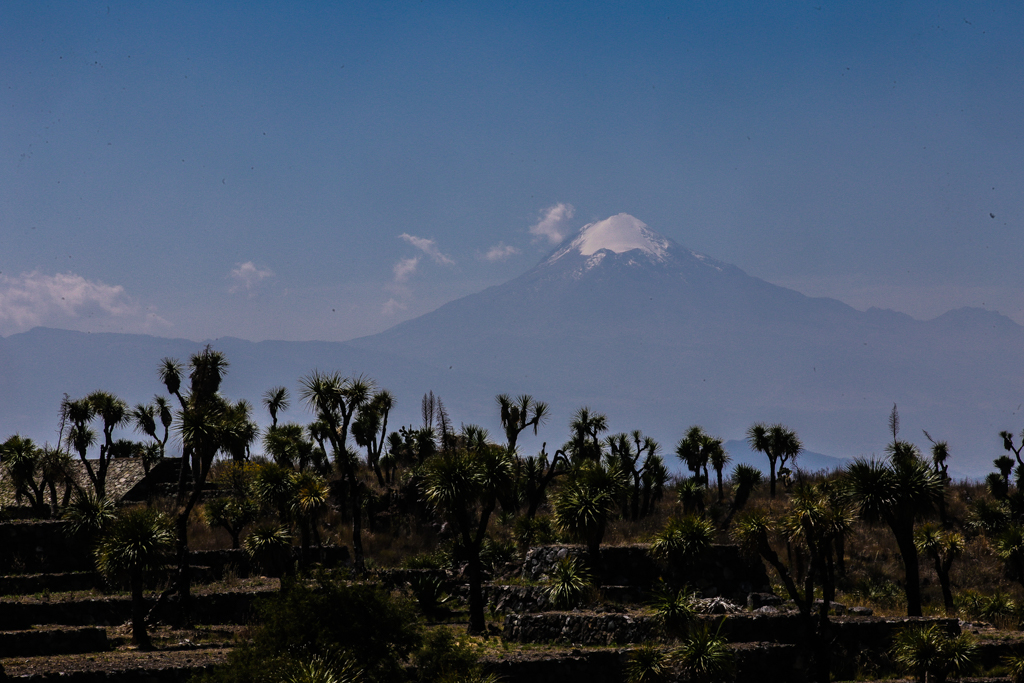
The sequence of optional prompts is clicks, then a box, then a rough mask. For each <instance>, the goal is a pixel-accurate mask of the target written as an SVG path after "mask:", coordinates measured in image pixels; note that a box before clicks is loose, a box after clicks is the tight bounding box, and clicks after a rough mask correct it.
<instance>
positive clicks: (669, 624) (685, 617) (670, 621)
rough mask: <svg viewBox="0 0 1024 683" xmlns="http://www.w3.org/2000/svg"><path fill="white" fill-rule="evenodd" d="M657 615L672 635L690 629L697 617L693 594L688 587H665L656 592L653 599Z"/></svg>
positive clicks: (652, 603) (652, 604) (652, 602)
mask: <svg viewBox="0 0 1024 683" xmlns="http://www.w3.org/2000/svg"><path fill="white" fill-rule="evenodd" d="M651 606H652V607H653V608H654V610H655V612H656V613H657V615H658V616H659V617H660V618H661V620H662V623H664V625H665V630H666V631H667V632H668V633H669V634H671V635H679V634H683V633H685V632H686V631H687V630H689V628H690V625H691V624H692V623H693V621H694V618H695V614H696V612H695V610H694V607H693V596H692V594H691V593H690V592H689V591H687V589H686V587H685V586H684V587H683V588H680V589H668V588H663V589H662V590H659V591H658V592H656V593H655V594H654V599H653V600H652V601H651Z"/></svg>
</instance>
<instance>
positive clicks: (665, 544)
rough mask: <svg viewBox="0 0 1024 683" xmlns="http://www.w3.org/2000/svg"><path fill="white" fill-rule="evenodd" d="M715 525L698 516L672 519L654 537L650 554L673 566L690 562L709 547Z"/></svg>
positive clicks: (713, 536) (713, 537) (712, 540)
mask: <svg viewBox="0 0 1024 683" xmlns="http://www.w3.org/2000/svg"><path fill="white" fill-rule="evenodd" d="M714 540H715V525H714V524H713V523H712V522H711V521H710V520H708V519H705V518H704V517H701V516H698V515H686V516H685V517H681V518H673V519H670V520H669V521H668V523H667V524H665V528H664V529H662V530H661V531H659V532H658V533H657V535H655V537H654V541H653V542H652V543H651V554H652V555H654V556H655V557H657V558H659V559H662V560H668V561H669V562H671V563H673V564H677V563H686V562H691V561H693V560H694V559H696V558H697V557H699V556H700V555H701V553H703V552H704V551H706V550H707V549H708V548H710V547H711V544H712V543H713V542H714Z"/></svg>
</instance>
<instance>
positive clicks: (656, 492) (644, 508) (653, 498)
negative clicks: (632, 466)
mask: <svg viewBox="0 0 1024 683" xmlns="http://www.w3.org/2000/svg"><path fill="white" fill-rule="evenodd" d="M644 469H645V471H644V473H643V481H642V486H643V503H642V504H641V506H640V516H641V517H647V516H648V515H650V514H652V513H653V512H654V508H655V506H656V505H657V504H658V502H659V501H661V499H662V498H663V497H664V496H665V486H666V485H667V484H668V480H669V472H668V467H666V466H665V459H664V458H662V457H661V456H660V455H658V454H657V453H655V454H654V455H651V456H650V457H648V458H647V461H646V462H645V463H644Z"/></svg>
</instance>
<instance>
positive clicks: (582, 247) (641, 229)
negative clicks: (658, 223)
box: [548, 213, 669, 263]
mask: <svg viewBox="0 0 1024 683" xmlns="http://www.w3.org/2000/svg"><path fill="white" fill-rule="evenodd" d="M668 246H669V243H668V240H667V239H665V238H664V237H662V236H661V235H659V234H657V233H655V232H654V231H652V230H650V229H649V228H648V227H647V224H646V223H644V222H643V221H641V220H639V219H637V218H634V217H633V216H630V215H629V214H628V213H620V214H619V215H617V216H612V217H610V218H606V219H604V220H603V221H598V222H596V223H589V224H587V225H585V226H583V228H582V229H581V230H580V231H579V233H578V234H577V235H576V237H575V239H573V241H572V242H570V243H569V245H568V246H566V247H565V248H564V249H561V250H559V251H558V253H556V254H555V255H554V256H552V257H551V258H550V259H549V260H548V262H549V263H551V262H553V261H557V260H558V259H559V258H561V257H562V256H564V255H565V254H568V253H569V252H572V251H578V252H579V253H580V254H582V255H583V256H592V255H594V254H596V253H598V252H600V251H602V250H608V251H612V252H615V253H616V254H622V253H625V252H627V251H633V250H634V249H639V250H640V251H642V252H644V253H646V254H647V255H648V256H650V257H652V258H654V259H657V260H662V259H664V257H665V253H666V251H667V250H668Z"/></svg>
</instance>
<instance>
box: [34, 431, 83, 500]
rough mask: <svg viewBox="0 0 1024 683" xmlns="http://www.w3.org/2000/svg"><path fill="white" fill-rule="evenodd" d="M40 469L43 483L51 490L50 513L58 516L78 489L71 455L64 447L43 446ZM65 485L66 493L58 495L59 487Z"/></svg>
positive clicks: (40, 455)
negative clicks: (72, 471) (73, 473)
mask: <svg viewBox="0 0 1024 683" xmlns="http://www.w3.org/2000/svg"><path fill="white" fill-rule="evenodd" d="M38 471H39V474H40V476H41V477H42V481H43V485H44V486H45V487H46V488H47V489H48V490H49V492H50V514H51V516H53V517H56V516H57V515H58V514H59V513H60V510H61V509H62V508H66V507H67V506H68V503H69V502H70V500H71V496H72V494H73V493H74V492H75V491H77V490H78V483H77V482H76V481H75V478H74V476H73V475H72V473H71V456H70V455H69V454H68V452H67V451H65V450H64V449H62V448H54V447H51V446H43V448H42V449H40V451H39V466H38ZM58 486H63V487H64V493H63V495H62V496H61V498H60V499H58V497H57V487H58Z"/></svg>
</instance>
